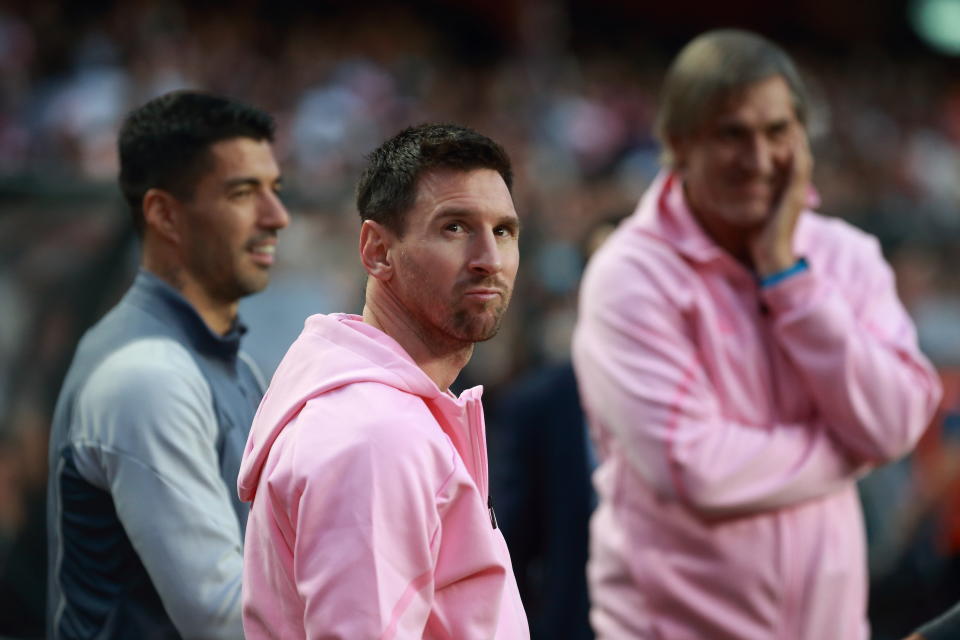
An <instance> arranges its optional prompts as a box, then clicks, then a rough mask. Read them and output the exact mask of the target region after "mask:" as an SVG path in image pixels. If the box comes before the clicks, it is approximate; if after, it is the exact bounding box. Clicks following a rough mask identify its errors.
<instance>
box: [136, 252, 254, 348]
mask: <svg viewBox="0 0 960 640" xmlns="http://www.w3.org/2000/svg"><path fill="white" fill-rule="evenodd" d="M141 266H142V267H143V268H144V269H146V270H147V271H149V272H150V273H152V274H153V275H155V276H157V277H158V278H160V279H161V280H163V281H164V282H166V283H167V284H169V285H170V286H171V287H173V288H174V289H176V290H177V291H179V292H180V294H181V295H182V296H183V297H184V298H185V299H186V300H187V302H189V303H190V305H191V306H192V307H193V308H194V309H195V310H196V312H197V314H198V315H199V316H200V318H201V319H202V320H203V322H204V324H206V325H207V326H208V327H209V328H210V330H211V331H213V332H214V333H216V334H217V335H221V336H222V335H224V334H226V333H227V332H228V331H229V330H230V327H232V326H233V322H234V320H236V318H237V307H238V306H239V304H238V302H237V301H236V300H233V301H223V300H218V299H216V298H214V297H213V296H211V295H209V293H207V291H206V290H205V289H204V288H203V287H202V286H201V285H200V283H198V282H197V281H196V280H194V279H193V278H191V277H190V275H189V274H188V273H187V270H186V269H184V268H183V267H182V266H181V265H178V264H175V263H173V262H171V261H164V260H159V259H157V258H156V257H154V256H150V255H148V254H147V253H146V252H144V258H143V260H142V262H141Z"/></svg>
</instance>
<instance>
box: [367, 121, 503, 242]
mask: <svg viewBox="0 0 960 640" xmlns="http://www.w3.org/2000/svg"><path fill="white" fill-rule="evenodd" d="M366 160H367V164H366V167H365V168H364V170H363V173H362V174H361V175H360V183H359V185H358V186H357V210H358V211H359V213H360V218H361V219H362V220H374V221H376V222H379V223H380V224H382V225H384V226H385V227H387V228H388V229H390V230H391V231H393V232H394V233H396V234H397V235H403V232H404V226H405V225H404V223H405V218H406V213H407V211H408V210H409V209H410V207H412V206H413V203H414V201H415V200H416V196H417V181H418V180H419V178H420V176H422V175H423V174H424V173H425V172H426V171H429V170H431V169H454V170H457V171H472V170H474V169H492V170H494V171H496V172H497V173H499V174H500V176H501V177H502V178H503V181H504V182H505V183H506V184H507V189H510V190H512V189H513V169H512V167H511V165H510V158H509V157H508V156H507V153H506V151H504V150H503V147H501V146H500V145H499V144H497V143H496V142H494V141H493V140H491V139H490V138H488V137H487V136H485V135H483V134H481V133H477V132H476V131H474V130H472V129H469V128H467V127H463V126H460V125H456V124H421V125H418V126H415V127H408V128H407V129H404V130H403V131H401V132H400V133H398V134H397V135H395V136H394V137H392V138H390V139H389V140H387V141H386V142H384V143H383V144H382V145H380V146H379V147H378V148H377V149H376V150H374V151H373V153H371V154H370V155H368V156H367V159H366Z"/></svg>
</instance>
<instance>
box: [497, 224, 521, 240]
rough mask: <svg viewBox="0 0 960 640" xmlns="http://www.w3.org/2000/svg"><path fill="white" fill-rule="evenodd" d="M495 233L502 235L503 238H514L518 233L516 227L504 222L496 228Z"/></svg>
mask: <svg viewBox="0 0 960 640" xmlns="http://www.w3.org/2000/svg"><path fill="white" fill-rule="evenodd" d="M493 233H494V234H496V235H498V236H500V237H501V238H512V237H513V236H515V235H516V233H517V231H516V229H515V228H514V227H511V226H508V225H505V224H502V225H500V226H498V227H496V228H494V230H493Z"/></svg>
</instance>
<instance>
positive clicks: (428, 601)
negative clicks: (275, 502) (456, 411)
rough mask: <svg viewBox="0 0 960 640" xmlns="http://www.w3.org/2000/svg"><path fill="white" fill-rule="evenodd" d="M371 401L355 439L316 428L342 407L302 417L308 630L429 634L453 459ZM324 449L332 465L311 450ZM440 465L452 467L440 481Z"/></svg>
mask: <svg viewBox="0 0 960 640" xmlns="http://www.w3.org/2000/svg"><path fill="white" fill-rule="evenodd" d="M351 405H352V403H351ZM352 406H355V405H352ZM368 409H369V411H368V412H367V415H366V419H363V418H361V417H360V416H359V415H358V414H357V412H356V411H352V412H353V413H354V416H355V417H354V418H353V420H352V421H351V423H352V424H351V429H355V431H354V433H355V434H357V435H359V434H364V435H363V436H362V437H357V438H350V439H346V440H345V439H343V438H340V437H338V435H337V433H336V431H337V430H327V431H329V432H332V433H325V432H324V430H321V429H317V428H316V426H317V425H319V424H325V423H328V421H329V420H331V419H338V420H339V419H342V416H340V417H334V416H332V415H326V414H324V412H323V410H322V409H320V408H319V407H317V406H315V405H314V404H312V403H311V404H308V405H307V407H306V408H305V409H304V410H303V412H302V413H301V414H300V415H299V416H298V418H297V424H296V427H295V429H296V430H297V431H298V432H299V431H301V430H304V433H303V436H302V439H298V441H297V445H296V468H297V471H296V475H297V477H300V476H301V475H302V477H303V480H302V482H301V483H300V484H301V493H300V496H299V500H298V501H297V503H296V504H294V505H293V507H292V521H293V525H294V531H295V541H294V548H293V571H294V578H295V582H296V589H297V592H298V593H299V595H300V597H301V598H302V600H303V603H304V614H303V615H304V629H305V630H306V637H307V638H323V639H325V640H353V639H354V638H383V639H387V638H397V639H405V638H411V639H412V638H420V637H422V636H423V635H424V630H425V628H426V626H427V623H428V618H429V616H430V611H431V608H432V605H433V600H434V591H435V579H434V566H435V564H436V561H437V554H438V542H439V533H440V531H439V528H440V518H439V515H438V512H437V508H436V495H437V492H438V491H441V490H442V488H443V486H442V483H443V481H444V480H446V478H447V477H448V476H449V475H450V473H451V472H452V466H451V459H450V457H449V455H447V456H446V457H445V459H442V460H441V459H437V457H436V455H435V454H436V452H435V451H433V450H431V449H430V447H426V446H424V442H423V441H418V440H417V439H416V438H413V437H408V438H398V437H397V434H398V433H402V430H401V429H400V425H402V424H404V423H405V421H403V419H402V418H399V417H397V418H396V420H397V421H394V420H391V419H390V418H387V417H384V416H383V413H382V411H377V410H376V408H374V407H373V406H368ZM400 414H402V412H400ZM287 428H288V429H290V428H291V427H289V426H288V427H287ZM307 430H309V433H307V432H306V431H307ZM308 443H309V444H308ZM316 450H322V451H324V455H323V459H324V463H323V464H322V465H321V464H315V463H314V461H312V460H311V459H310V451H316ZM438 465H440V466H441V467H445V472H441V473H440V474H439V481H438V480H437V474H435V473H434V470H436V469H437V468H438Z"/></svg>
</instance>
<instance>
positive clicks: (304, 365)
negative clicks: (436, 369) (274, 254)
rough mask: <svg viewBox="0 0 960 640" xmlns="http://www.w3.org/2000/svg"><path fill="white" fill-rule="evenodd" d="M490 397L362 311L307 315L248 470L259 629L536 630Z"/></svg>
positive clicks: (252, 440) (248, 598)
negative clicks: (496, 489) (497, 453)
mask: <svg viewBox="0 0 960 640" xmlns="http://www.w3.org/2000/svg"><path fill="white" fill-rule="evenodd" d="M480 393H481V388H480V387H475V388H473V389H469V390H467V391H465V392H464V393H463V394H462V395H461V397H460V398H456V397H454V396H453V395H452V394H450V393H448V392H443V391H441V390H440V389H439V388H437V385H436V384H435V383H434V382H433V381H432V380H431V379H430V378H429V377H427V375H426V374H425V373H424V372H423V371H422V370H421V369H420V368H419V367H418V366H417V365H416V363H415V362H414V361H413V360H412V359H411V358H410V356H409V355H407V353H406V352H405V351H404V350H403V348H402V347H400V345H399V344H398V343H397V342H396V341H394V340H393V339H392V338H390V337H389V336H387V335H386V334H384V333H383V332H381V331H379V330H378V329H375V328H373V327H371V326H369V325H367V324H364V322H363V321H362V319H361V318H360V317H359V316H350V315H342V314H335V315H330V316H322V315H316V316H311V317H310V318H308V319H307V321H306V325H305V327H304V330H303V333H301V334H300V337H299V338H297V340H296V341H295V342H294V343H293V345H292V346H291V347H290V350H289V351H288V352H287V355H286V356H285V357H284V359H283V362H281V363H280V366H279V368H278V369H277V372H276V374H275V375H274V377H273V380H272V382H271V383H270V388H269V389H268V390H267V393H266V395H265V396H264V398H263V402H262V403H261V405H260V409H259V411H258V412H257V415H256V418H255V419H254V422H253V427H252V428H251V431H250V437H249V440H248V441H247V447H246V451H245V453H244V457H243V462H242V465H241V468H240V478H239V481H238V488H239V492H240V498H241V499H242V500H245V501H252V502H253V504H252V507H251V512H250V519H249V521H248V524H247V533H246V543H245V547H244V563H243V624H244V631H245V633H246V637H247V638H248V640H257V639H259V638H283V639H284V640H289V639H294V638H323V639H325V640H335V639H340V640H368V639H370V640H372V639H375V638H382V639H384V640H386V639H390V638H397V639H414V638H416V639H419V638H431V639H433V638H436V639H441V638H442V639H444V640H447V639H449V640H472V639H477V640H480V639H484V640H488V639H491V638H497V639H503V640H515V639H517V640H525V639H526V638H528V637H529V632H528V630H527V620H526V616H525V614H524V611H523V606H522V604H521V602H520V595H519V593H518V591H517V585H516V580H515V578H514V576H513V572H512V569H511V566H510V556H509V554H508V552H507V547H506V544H505V543H504V540H503V536H502V535H501V533H500V530H499V529H496V528H494V526H493V524H492V518H491V513H490V511H489V510H488V508H487V504H488V496H487V491H488V485H487V453H486V445H485V434H484V423H483V408H482V405H481V404H480Z"/></svg>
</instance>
